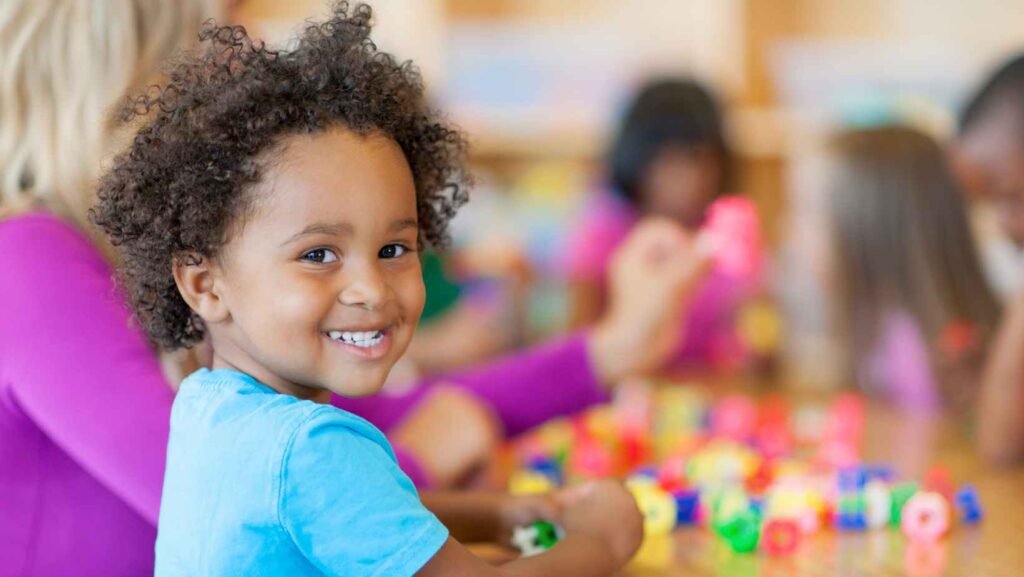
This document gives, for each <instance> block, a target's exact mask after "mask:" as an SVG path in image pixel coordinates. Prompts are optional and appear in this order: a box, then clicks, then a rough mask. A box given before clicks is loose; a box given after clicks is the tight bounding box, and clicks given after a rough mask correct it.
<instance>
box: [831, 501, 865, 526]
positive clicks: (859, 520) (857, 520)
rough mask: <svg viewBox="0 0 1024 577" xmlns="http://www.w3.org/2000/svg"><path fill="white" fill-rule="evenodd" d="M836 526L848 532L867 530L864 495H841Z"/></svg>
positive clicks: (837, 508) (837, 507)
mask: <svg viewBox="0 0 1024 577" xmlns="http://www.w3.org/2000/svg"><path fill="white" fill-rule="evenodd" d="M835 525H836V527H837V528H839V529H843V530H846V531H862V530H864V529H867V527H868V524H867V519H866V518H865V503H864V494H863V493H854V494H847V495H841V496H840V497H839V502H838V503H837V506H836V516H835Z"/></svg>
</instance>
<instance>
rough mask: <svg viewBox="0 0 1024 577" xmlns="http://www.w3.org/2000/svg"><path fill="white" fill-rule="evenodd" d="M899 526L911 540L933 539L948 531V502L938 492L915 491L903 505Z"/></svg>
mask: <svg viewBox="0 0 1024 577" xmlns="http://www.w3.org/2000/svg"><path fill="white" fill-rule="evenodd" d="M900 526H901V527H902V529H903V534H904V535H906V536H907V537H909V538H910V539H912V540H915V541H935V540H937V539H939V538H940V537H942V536H943V535H945V534H946V532H947V531H949V504H948V502H947V501H946V499H945V498H944V497H943V496H942V495H940V494H938V493H932V492H920V493H917V494H915V495H914V496H913V497H911V498H910V500H909V501H907V504H906V505H904V506H903V519H902V521H901V522H900Z"/></svg>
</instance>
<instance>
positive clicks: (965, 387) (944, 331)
mask: <svg viewBox="0 0 1024 577" xmlns="http://www.w3.org/2000/svg"><path fill="white" fill-rule="evenodd" d="M829 157H830V160H829V162H830V164H829V167H828V169H827V170H828V175H829V176H828V183H827V200H826V212H827V219H828V221H827V223H826V225H827V226H826V229H827V230H829V231H831V238H830V240H829V246H828V250H826V251H824V253H823V254H826V255H830V258H831V262H830V263H827V264H825V265H824V266H822V267H820V270H823V271H827V272H826V274H827V276H828V277H829V278H828V279H827V282H826V284H827V285H828V287H829V288H830V292H831V293H832V294H833V295H834V297H835V298H834V302H835V304H836V307H835V312H836V313H837V320H838V322H839V326H840V327H841V328H842V335H843V337H844V338H845V339H846V340H847V341H848V345H849V347H848V350H849V352H850V358H851V362H852V367H851V368H852V371H853V376H854V378H855V379H856V382H857V383H858V384H859V385H860V386H861V387H863V388H864V389H866V390H867V391H868V392H870V393H872V394H875V395H877V396H879V397H882V398H884V399H886V400H887V401H889V402H891V403H893V404H895V405H898V406H901V407H905V408H913V409H923V410H928V409H934V408H938V407H940V406H953V407H955V408H960V409H966V408H968V407H969V406H970V404H971V403H972V402H973V398H974V395H975V391H976V385H977V378H978V372H979V370H980V360H981V352H982V351H983V350H984V346H985V343H986V342H987V340H988V338H989V336H990V335H991V334H992V331H993V329H994V327H995V324H996V322H997V320H998V315H999V307H998V304H997V301H996V299H995V297H994V296H993V294H992V291H991V290H990V289H989V287H988V284H987V283H986V280H985V277H984V275H983V273H982V270H981V266H980V264H979V262H978V257H977V255H976V252H975V245H974V240H973V238H972V236H971V233H970V230H969V227H968V224H967V217H966V213H965V210H964V205H963V199H962V198H961V195H960V192H959V190H958V189H957V186H956V183H955V181H954V179H953V175H952V173H951V171H950V168H949V166H948V165H947V163H946V159H945V157H944V155H943V151H942V150H941V149H940V147H939V146H938V144H936V143H935V142H934V141H933V140H932V139H931V138H930V137H928V136H927V135H925V134H923V133H921V132H918V131H916V130H914V129H911V128H904V127H888V128H877V129H868V130H855V131H849V132H845V133H842V134H840V135H838V136H837V137H835V138H834V139H833V140H832V142H831V143H830V148H829Z"/></svg>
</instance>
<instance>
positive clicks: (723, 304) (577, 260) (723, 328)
mask: <svg viewBox="0 0 1024 577" xmlns="http://www.w3.org/2000/svg"><path fill="white" fill-rule="evenodd" d="M638 220H639V217H638V216H637V214H636V211H635V210H634V209H633V207H632V206H630V205H629V204H628V203H627V202H626V201H624V200H622V199H620V198H619V197H617V196H615V195H614V194H612V193H611V192H599V193H597V194H595V196H594V197H593V198H592V199H591V200H590V201H589V204H588V205H587V206H586V207H585V209H584V215H583V218H582V220H581V224H580V226H579V227H578V228H577V229H576V230H575V231H574V233H573V234H572V235H571V236H570V237H569V240H568V246H567V248H566V253H565V268H566V270H567V271H568V276H569V278H570V279H571V280H575V281H587V282H591V283H595V284H597V285H598V286H601V287H604V286H605V281H606V279H607V275H608V265H609V263H610V261H611V257H612V254H613V253H614V252H615V249H616V248H617V247H618V246H619V245H620V244H621V243H622V241H623V240H625V239H626V237H627V236H629V233H630V231H631V230H632V229H633V226H634V225H636V223H637V221H638ZM759 282H760V281H759V279H758V278H754V277H753V276H752V277H750V278H748V277H745V276H739V275H736V274H732V273H728V272H723V271H722V270H721V269H719V268H718V267H716V268H714V269H712V271H711V272H710V273H709V274H708V276H707V278H705V279H704V281H703V282H702V283H701V284H700V285H699V286H698V287H697V289H696V291H695V293H694V295H693V299H692V300H691V304H690V306H689V308H688V309H687V310H686V311H684V314H683V317H682V318H681V319H680V326H682V327H684V328H683V330H684V331H685V332H684V335H683V339H682V342H681V344H680V348H679V350H678V352H677V354H676V356H675V361H674V364H675V368H689V367H699V368H708V367H712V368H731V367H735V366H736V365H738V364H741V363H742V361H743V359H744V357H745V355H746V351H745V347H744V346H743V345H742V343H741V342H740V341H739V338H738V336H737V334H736V329H735V327H736V318H735V317H736V313H737V311H738V310H739V309H740V307H741V306H742V304H743V303H744V302H746V300H747V299H748V298H749V297H750V296H751V295H752V294H754V293H755V292H756V291H757V288H758V285H759Z"/></svg>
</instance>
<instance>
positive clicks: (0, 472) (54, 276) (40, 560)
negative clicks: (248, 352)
mask: <svg viewBox="0 0 1024 577" xmlns="http://www.w3.org/2000/svg"><path fill="white" fill-rule="evenodd" d="M59 4H60V6H59V7H58V9H57V11H56V12H53V11H50V9H51V8H53V6H51V4H50V3H44V2H36V1H34V0H32V1H30V0H23V1H18V2H15V3H14V4H13V5H12V6H13V7H11V8H9V9H10V10H12V11H14V13H15V14H14V16H12V17H11V18H7V19H0V58H2V59H4V61H3V65H4V69H5V70H9V71H12V72H13V73H14V77H15V78H16V83H15V84H16V86H14V87H13V88H12V89H10V90H8V88H9V87H6V86H5V87H4V88H3V89H2V90H3V91H2V92H0V99H4V102H3V104H4V106H0V110H2V111H4V112H3V114H11V113H13V114H14V117H8V116H0V127H2V130H3V131H4V132H3V134H0V194H2V196H0V271H2V273H0V295H3V297H2V298H0V319H3V320H2V322H0V431H2V433H0V439H2V441H0V511H2V512H3V514H2V515H0V575H17V576H24V575H33V576H37V575H38V576H41V575H66V574H68V573H69V572H73V573H74V574H76V575H84V576H89V575H103V576H116V575H139V574H146V573H150V572H151V571H152V567H153V543H154V539H155V536H156V522H157V515H158V512H159V505H160V494H161V485H162V480H163V471H164V460H165V450H166V444H167V437H168V427H169V415H170V409H171V404H172V402H173V394H174V393H173V391H172V389H171V387H170V386H169V384H168V380H167V379H166V378H165V376H164V374H163V372H162V370H161V365H160V362H159V360H158V358H157V356H156V354H155V352H154V349H153V348H152V347H151V346H150V344H149V343H148V342H147V341H146V339H145V338H144V337H143V335H142V333H141V332H140V331H139V330H138V329H137V327H136V326H134V325H133V323H132V320H131V317H130V314H129V312H128V310H127V308H126V306H125V304H124V303H123V302H122V299H121V297H120V295H119V294H118V292H117V290H116V287H115V285H114V282H113V279H112V273H111V267H110V264H109V263H110V258H111V254H112V251H111V250H109V247H106V246H104V245H102V244H101V243H99V242H97V241H96V240H95V238H94V237H93V236H92V229H91V228H90V227H89V225H88V224H87V218H86V211H87V208H88V206H89V205H90V204H91V203H92V199H93V194H92V192H91V191H92V182H93V179H94V177H95V174H96V172H97V171H98V168H99V166H100V158H101V156H102V155H103V154H104V151H106V150H107V149H108V148H109V146H110V142H111V141H112V140H115V138H114V135H113V134H111V127H112V126H113V123H111V122H110V121H109V117H108V111H109V110H110V109H112V108H115V107H116V106H117V105H118V104H119V103H120V102H122V101H123V99H124V95H125V94H126V93H127V92H128V91H130V90H131V89H132V88H133V87H137V86H141V85H144V83H145V82H146V80H147V79H148V77H149V75H150V73H151V72H152V71H153V70H155V69H157V67H158V65H159V62H160V61H161V60H162V59H164V58H165V57H167V56H169V55H170V54H171V53H173V52H174V51H175V50H176V49H177V47H178V46H181V45H184V44H185V43H186V42H187V41H188V40H187V39H191V38H194V37H195V31H196V29H197V27H198V24H199V23H200V22H201V21H202V20H203V19H204V18H205V17H206V16H208V14H207V13H206V12H205V11H204V6H203V5H202V2H201V0H194V1H180V2H151V1H148V0H108V1H107V2H106V3H78V2H60V3H59ZM121 4H124V5H123V6H122V5H121ZM100 8H104V9H100ZM8 26H14V27H17V30H18V32H19V35H16V34H14V33H13V32H12V30H13V28H7V27H8ZM30 30H31V31H32V32H33V34H27V32H28V31H30ZM96 30H102V31H103V34H98V35H97V34H95V33H94V31H96ZM140 31H143V32H144V33H143V34H141V35H140V34H139V32H140ZM22 32H24V33H25V35H20V34H21V33H22ZM90 34H92V35H90ZM54 37H61V38H73V39H75V42H72V41H68V42H65V43H64V44H62V45H61V46H62V47H63V48H64V49H65V50H66V51H67V53H66V54H63V55H53V61H54V62H77V61H78V60H76V56H79V55H81V54H89V55H90V58H86V59H84V62H86V63H88V64H89V65H91V66H95V67H96V69H95V70H91V71H88V72H89V73H83V74H80V75H75V76H73V77H65V76H63V74H64V73H65V70H64V69H57V68H54V69H46V68H40V67H39V66H38V63H37V62H36V61H35V60H33V59H31V58H28V57H27V56H26V55H27V54H32V53H34V52H33V51H35V52H39V51H40V50H41V47H40V46H36V45H35V44H33V42H34V43H36V44H40V43H42V44H45V43H48V42H52V40H53V38H54ZM18 38H22V39H24V38H29V39H30V42H29V44H28V45H21V44H19V45H18V46H14V45H12V43H14V44H16V42H15V40H17V39H18ZM122 40H123V41H124V42H121V41H122ZM135 41H140V42H141V43H142V44H141V45H134V48H135V50H132V49H131V47H132V46H133V44H132V42H135ZM76 42H78V43H80V44H78V43H76ZM126 46H127V48H126ZM83 66H84V65H83ZM48 88H59V90H58V91H57V92H55V93H53V94H46V95H44V94H40V93H36V94H34V95H33V97H32V98H25V97H24V96H23V95H24V94H27V93H29V92H32V91H33V90H46V89H48ZM44 96H46V98H44ZM8 99H12V100H8ZM97 103H100V104H102V106H97ZM67 110H71V111H74V112H75V113H74V114H66V113H64V112H65V111H67ZM22 119H29V120H30V122H29V123H28V124H25V123H24V122H21V120H22ZM33 123H35V124H33ZM44 126H50V127H51V128H52V129H53V135H54V136H57V137H58V138H46V136H49V135H48V134H47V133H46V132H45V131H43V130H42V129H41V128H42V127H44ZM631 239H632V240H630V241H628V242H627V243H626V244H625V246H624V247H623V249H622V250H621V251H620V252H619V256H618V257H617V258H616V265H614V266H613V267H612V271H611V276H612V279H611V282H612V284H613V285H615V286H617V287H618V289H617V290H616V292H617V293H618V294H621V295H622V297H623V298H622V299H620V301H619V302H620V306H619V307H617V310H618V311H620V312H619V313H618V314H616V315H606V316H605V317H604V319H603V321H602V322H601V323H599V324H598V326H596V327H595V328H594V330H592V331H590V332H588V333H586V334H578V335H574V336H570V337H568V338H566V339H564V340H561V341H558V342H555V343H552V344H549V345H547V346H544V347H540V348H536V349H533V350H531V351H527V352H524V353H522V354H521V355H515V356H511V357H509V358H507V359H504V360H501V361H498V362H496V363H494V364H492V365H489V366H487V367H484V368H481V369H479V370H475V371H474V370H469V371H465V372H463V373H460V374H456V375H451V376H448V377H446V378H445V382H448V383H450V384H451V386H449V387H444V386H441V383H440V382H439V381H438V380H435V381H433V382H428V383H424V384H423V385H422V386H420V387H419V388H417V389H416V390H415V391H413V392H412V393H410V394H407V395H404V396H402V397H395V398H390V399H383V400H381V399H373V400H370V399H364V400H359V399H356V400H346V401H344V402H341V401H340V400H338V399H335V400H334V402H336V403H338V404H341V405H343V406H344V407H345V408H346V409H348V410H351V411H353V412H356V413H358V414H360V415H362V416H365V417H366V418H368V419H370V420H371V421H373V422H374V423H375V424H376V425H378V426H379V427H381V428H383V429H385V430H388V431H389V434H390V431H397V438H396V440H395V443H394V445H395V449H396V453H397V454H398V456H399V460H400V462H401V464H402V466H403V468H404V469H405V470H406V471H407V472H408V473H409V474H410V476H412V477H413V478H414V479H415V480H418V481H419V482H420V483H421V484H422V483H427V482H430V481H435V482H437V481H438V478H437V477H438V470H439V469H438V470H435V469H433V468H432V467H430V466H427V465H435V466H438V467H440V466H447V467H449V468H454V467H456V466H457V465H459V464H460V463H454V464H453V463H451V462H445V461H443V459H441V460H439V457H438V455H441V456H442V457H443V456H447V454H448V453H453V452H454V453H458V450H455V449H457V448H455V449H453V448H452V447H449V446H447V445H445V444H444V443H443V442H441V443H440V444H439V445H437V444H435V445H431V444H430V443H429V441H431V434H433V433H437V432H438V431H440V432H441V433H443V434H447V435H448V437H442V441H444V440H445V439H450V438H451V436H452V431H454V432H455V433H458V434H461V436H463V437H465V436H470V435H466V432H465V429H463V428H462V424H465V421H461V422H460V421H458V420H457V419H460V418H462V419H465V415H466V414H469V415H470V416H471V418H472V415H473V413H474V411H475V412H476V413H481V412H483V413H485V415H486V417H487V422H492V421H494V420H495V419H496V420H497V422H498V424H499V425H500V426H501V427H502V428H503V429H504V433H506V434H514V433H516V432H519V431H522V430H524V429H526V428H529V427H531V426H533V425H535V424H537V423H539V422H541V421H543V420H545V419H547V418H550V417H552V416H555V415H560V414H565V413H568V412H573V411H576V410H579V409H581V408H583V407H585V406H587V405H588V404H591V403H594V402H597V401H599V400H602V399H604V398H605V397H606V385H607V384H611V383H614V382H616V381H618V380H619V379H620V378H621V377H623V376H625V375H627V374H630V373H634V372H639V371H642V370H644V369H651V368H654V367H656V366H657V365H658V364H659V363H660V362H661V361H662V360H664V354H663V353H661V352H659V351H660V350H661V349H662V348H664V347H661V346H657V345H658V343H660V342H662V339H659V338H656V335H660V334H662V333H663V332H664V331H662V330H661V325H662V324H663V319H664V318H665V317H666V316H671V315H672V314H674V312H675V308H676V304H675V303H679V302H683V301H684V300H685V296H686V294H688V292H689V291H690V289H691V287H692V284H693V283H694V282H695V281H696V279H697V278H698V277H699V275H700V274H701V271H702V270H703V264H702V263H703V262H704V261H703V260H702V259H701V258H697V259H693V258H685V259H684V258H682V257H681V256H680V255H686V256H689V255H692V251H691V250H689V247H688V246H687V244H688V243H689V242H690V239H689V237H688V235H686V233H685V232H683V231H682V230H680V229H678V227H676V226H674V225H671V224H668V223H665V222H654V223H650V224H648V225H646V226H645V227H641V229H640V230H638V231H637V232H636V234H634V235H632V237H631ZM669 344H671V342H670V341H669ZM441 392H443V393H444V395H442V394H440V393H441ZM445 395H447V397H445ZM441 397H445V400H446V401H447V404H446V405H445V407H447V410H448V411H449V413H448V414H447V415H446V416H448V417H451V419H452V420H448V421H445V420H441V421H440V422H438V421H439V419H437V418H436V417H437V415H438V414H442V415H444V411H443V409H444V408H445V407H441V409H438V403H435V402H433V399H436V398H441ZM453 399H455V400H456V401H457V402H456V403H454V404H452V400H453ZM452 407H454V408H455V409H457V410H455V411H454V412H453V411H452V410H451V409H452ZM438 410H440V411H441V413H438V412H437V411H438ZM432 411H433V412H432ZM424 414H425V416H424ZM492 414H493V415H494V416H493V417H492V416H491V415H492ZM403 439H404V440H405V441H406V442H405V443H403ZM423 439H425V440H426V441H427V442H423ZM417 441H419V443H418V444H417ZM484 441H489V440H488V439H484ZM490 448H492V447H487V446H486V445H481V444H479V443H478V444H477V445H476V446H475V447H473V449H474V450H476V451H478V452H479V451H483V450H489V449H490ZM442 472H444V473H449V474H453V473H451V471H450V470H445V471H442Z"/></svg>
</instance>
